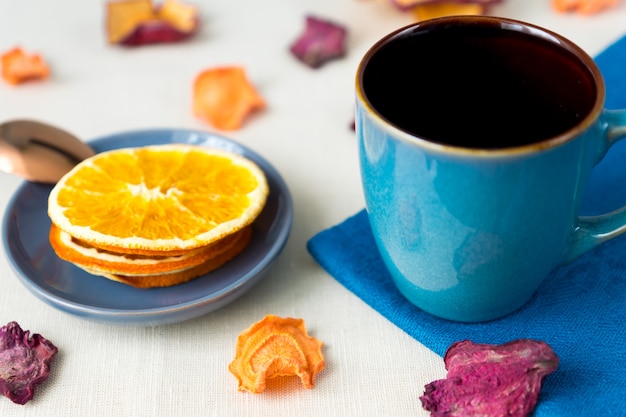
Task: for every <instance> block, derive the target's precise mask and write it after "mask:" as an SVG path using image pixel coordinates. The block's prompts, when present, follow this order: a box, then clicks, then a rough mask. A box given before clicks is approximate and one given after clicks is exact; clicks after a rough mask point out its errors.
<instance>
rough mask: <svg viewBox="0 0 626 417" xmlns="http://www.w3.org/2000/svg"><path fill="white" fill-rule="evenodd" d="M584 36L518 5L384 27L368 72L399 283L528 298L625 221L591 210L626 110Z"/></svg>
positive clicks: (465, 294)
mask: <svg viewBox="0 0 626 417" xmlns="http://www.w3.org/2000/svg"><path fill="white" fill-rule="evenodd" d="M604 97H605V87H604V82H603V79H602V76H601V74H600V72H599V70H598V68H597V67H596V65H595V64H594V62H593V60H592V59H591V58H590V57H589V56H588V55H587V54H586V53H585V52H584V51H582V50H581V49H580V48H579V47H578V46H576V45H574V44H573V43H572V42H570V41H568V40H567V39H564V38H563V37H561V36H559V35H557V34H555V33H552V32H550V31H548V30H545V29H542V28H539V27H537V26H534V25H531V24H528V23H523V22H519V21H515V20H509V19H503V18H495V17H484V16H483V17H478V16H463V17H449V18H440V19H433V20H429V21H424V22H421V23H416V24H413V25H411V26H408V27H405V28H402V29H400V30H398V31H396V32H394V33H391V34H389V35H387V36H386V37H384V38H383V39H381V40H380V41H379V42H378V43H376V44H375V45H374V46H373V47H372V48H371V49H370V50H369V51H368V52H367V53H366V55H365V56H364V58H363V60H362V61H361V63H360V65H359V68H358V72H357V80H356V98H357V99H356V102H357V106H356V130H357V136H358V142H359V158H360V166H361V177H362V182H363V189H364V194H365V201H366V207H367V211H368V214H369V219H370V223H371V226H372V230H373V233H374V237H375V239H376V243H377V246H378V249H379V251H380V253H381V256H382V259H383V260H384V262H385V265H386V267H387V268H388V269H389V271H390V273H391V276H392V277H393V280H394V282H395V284H396V285H397V287H398V288H399V290H400V292H401V293H402V294H403V295H404V296H405V297H406V298H407V299H408V300H409V301H411V302H412V303H413V304H415V305H416V306H418V307H420V308H421V309H423V310H424V311H426V312H429V313H431V314H433V315H435V316H439V317H442V318H445V319H450V320H455V321H464V322H478V321H487V320H492V319H496V318H499V317H502V316H504V315H506V314H508V313H511V312H513V311H515V310H516V309H518V308H520V307H521V306H522V305H523V304H524V303H526V302H527V301H528V300H529V299H530V297H531V296H532V294H533V293H534V292H535V290H536V289H537V288H538V286H539V285H540V283H541V282H542V280H543V279H544V278H545V277H546V276H547V275H548V274H549V273H550V271H552V270H553V269H555V268H556V267H557V266H559V265H562V264H564V263H566V262H568V261H570V260H572V259H574V258H576V257H577V256H579V255H580V254H582V253H584V252H585V251H588V250H589V249H592V248H593V247H595V246H597V245H599V244H601V243H602V242H604V241H606V240H608V239H611V238H613V237H615V236H617V235H619V234H620V233H622V232H623V231H624V230H625V227H626V226H625V225H626V211H624V210H621V211H617V212H614V213H610V214H606V215H603V216H597V217H579V215H578V209H579V206H580V203H581V198H582V195H583V192H584V190H585V187H586V184H587V182H588V180H589V177H590V174H591V171H592V169H593V167H594V165H596V164H597V163H598V162H599V160H600V159H601V158H602V157H603V155H604V154H605V152H606V151H607V149H608V148H609V147H610V146H611V145H612V144H613V143H614V142H615V141H617V140H619V139H621V138H622V137H624V136H626V111H608V110H606V109H604Z"/></svg>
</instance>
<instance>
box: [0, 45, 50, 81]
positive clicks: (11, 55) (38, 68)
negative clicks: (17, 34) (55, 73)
mask: <svg viewBox="0 0 626 417" xmlns="http://www.w3.org/2000/svg"><path fill="white" fill-rule="evenodd" d="M0 63H1V64H2V78H3V79H4V80H5V81H6V82H8V83H9V84H14V85H16V84H20V83H23V82H25V81H30V80H36V79H43V78H46V77H48V75H49V73H50V70H49V69H48V66H47V65H46V63H45V62H44V60H43V58H42V57H41V56H39V55H38V54H32V55H28V54H27V53H26V52H24V51H23V50H22V49H21V48H19V47H15V48H13V49H11V50H9V51H7V52H5V53H4V54H2V56H0Z"/></svg>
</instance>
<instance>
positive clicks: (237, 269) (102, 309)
mask: <svg viewBox="0 0 626 417" xmlns="http://www.w3.org/2000/svg"><path fill="white" fill-rule="evenodd" d="M166 143H185V144H194V145H199V146H207V147H213V148H219V149H224V150H227V151H230V152H234V153H237V154H241V155H243V156H245V157H247V158H249V159H251V160H252V161H254V162H256V164H257V165H259V167H260V168H261V169H262V170H263V171H264V173H265V175H266V177H267V179H268V183H269V187H270V194H269V197H268V200H267V202H266V205H265V208H264V209H263V211H262V212H261V214H260V215H259V217H258V218H257V220H256V221H255V223H254V224H253V237H252V241H251V242H250V244H249V246H248V247H247V248H246V249H245V250H244V252H242V253H241V254H239V255H238V256H237V257H235V258H234V259H233V260H232V261H230V262H228V263H226V264H225V265H224V266H222V267H221V268H219V269H217V270H215V271H213V272H211V273H209V274H206V275H204V276H202V277H199V278H196V279H194V280H192V281H190V282H187V283H184V284H180V285H176V286H172V287H166V288H152V289H140V288H133V287H131V286H128V285H125V284H121V283H119V282H114V281H110V280H108V279H106V278H103V277H99V276H94V275H91V274H89V273H87V272H85V271H83V270H82V269H80V268H78V267H76V266H74V265H72V264H70V263H68V262H66V261H63V260H61V259H60V258H59V257H57V256H56V254H55V253H54V251H53V250H52V247H51V246H50V244H49V242H48V232H49V230H50V220H49V218H48V215H47V207H48V206H47V201H48V194H49V193H50V190H51V189H52V186H51V185H42V184H36V183H31V182H25V183H24V184H22V186H21V187H20V188H18V190H17V191H16V193H15V194H14V195H13V197H12V199H11V201H10V203H9V205H8V206H7V210H6V213H5V216H4V224H3V236H2V238H3V242H4V245H5V249H6V253H7V256H8V258H9V260H10V262H11V265H12V266H13V269H14V271H15V273H16V275H17V277H18V279H19V280H20V281H21V282H22V284H24V285H25V286H26V287H27V288H28V289H29V290H30V291H31V292H33V293H34V294H35V295H36V296H37V297H39V298H40V299H41V300H43V301H45V302H47V303H48V304H50V305H52V306H54V307H56V308H58V309H60V310H62V311H65V312H67V313H71V314H74V315H78V316H80V317H83V318H87V319H90V320H95V321H100V322H107V323H113V324H118V325H141V326H154V325H159V324H166V323H173V322H179V321H183V320H188V319H191V318H194V317H198V316H201V315H203V314H206V313H208V312H211V311H214V310H216V309H218V308H220V307H223V306H224V305H226V304H228V303H230V302H231V301H233V300H234V299H236V298H237V297H239V296H240V295H242V294H243V293H244V292H246V291H247V290H248V289H250V288H251V287H252V286H253V285H254V284H255V283H256V282H258V281H259V280H260V279H261V278H262V277H263V276H264V275H265V274H266V273H267V271H268V270H269V268H270V266H271V265H272V263H273V262H274V260H275V259H276V257H277V256H278V255H279V254H280V253H281V251H282V249H283V247H284V245H285V243H286V241H287V238H288V236H289V232H290V230H291V223H292V218H293V206H292V201H291V196H290V193H289V190H288V189H287V186H286V184H285V182H284V181H283V179H282V177H281V176H280V174H279V173H278V172H277V171H276V170H275V169H274V167H273V166H272V165H271V164H270V163H269V162H268V161H266V160H265V159H264V158H263V157H261V156H260V155H258V154H257V153H255V152H253V151H252V150H250V149H248V148H246V147H245V146H243V145H240V144H238V143H236V142H234V141H232V140H229V139H226V138H224V137H221V136H218V135H214V134H211V133H207V132H200V131H193V130H182V129H180V130H175V129H172V130H170V129H159V130H145V131H135V132H127V133H119V134H115V135H111V136H106V137H103V138H100V139H96V140H94V141H91V142H89V144H90V145H91V146H92V147H93V148H94V149H95V150H96V151H97V152H101V151H105V150H110V149H116V148H122V147H135V146H146V145H155V144H166Z"/></svg>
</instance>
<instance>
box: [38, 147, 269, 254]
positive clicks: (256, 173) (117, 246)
mask: <svg viewBox="0 0 626 417" xmlns="http://www.w3.org/2000/svg"><path fill="white" fill-rule="evenodd" d="M136 150H147V151H150V150H155V151H156V152H183V154H187V153H191V152H200V153H201V154H204V155H208V156H211V157H218V158H219V157H224V158H227V159H228V160H230V161H231V162H232V164H233V165H235V166H237V167H242V168H244V169H245V170H246V171H247V172H248V173H250V174H251V175H252V176H253V177H254V178H255V179H256V180H257V182H258V184H257V186H256V187H255V188H254V189H253V190H252V191H251V192H250V193H248V194H247V197H248V199H249V202H250V204H249V205H248V206H247V207H246V208H245V210H244V211H243V212H242V213H241V214H240V215H239V216H237V217H235V218H233V219H231V220H228V221H225V222H222V223H219V224H217V225H216V226H215V227H212V228H210V229H208V230H206V231H204V232H202V233H199V234H197V235H195V236H193V238H188V239H181V238H178V237H173V238H156V239H148V238H142V237H138V236H130V237H118V236H111V235H109V234H105V233H100V232H98V231H96V230H93V229H92V227H91V226H90V225H86V226H81V225H76V224H73V223H72V222H71V221H70V220H69V219H68V218H67V217H66V216H65V214H64V213H65V211H66V210H67V209H68V207H62V206H60V205H59V204H58V198H59V193H60V192H61V191H62V190H63V188H64V187H65V184H66V182H67V181H68V180H69V179H71V178H72V177H73V176H74V175H75V174H76V173H77V172H79V171H80V170H81V169H85V168H90V169H92V168H94V162H96V161H99V160H101V159H103V158H106V157H108V156H110V155H111V154H114V153H117V154H124V153H128V154H133V153H134V152H135V151H136ZM179 169H180V170H183V169H185V166H181V167H180V168H179ZM143 191H146V190H143ZM148 192H151V191H150V190H148ZM268 195H269V185H268V183H267V179H266V177H265V174H264V172H263V171H262V170H261V168H259V167H258V166H257V164H256V163H254V162H253V161H251V160H250V159H248V158H246V157H244V156H243V155H240V154H237V153H234V152H229V151H225V150H222V149H218V148H210V147H206V146H200V145H188V144H165V145H148V146H143V147H132V148H120V149H113V150H108V151H104V152H101V153H98V154H96V155H95V156H93V157H91V158H88V159H86V160H84V161H82V162H81V163H79V164H78V165H76V166H75V167H74V168H73V169H72V170H71V171H70V172H68V173H67V174H66V175H65V176H64V177H63V178H61V180H59V182H58V183H57V185H56V186H55V187H54V188H53V189H52V191H51V192H50V195H49V198H48V215H49V217H50V219H51V220H52V222H53V223H54V224H55V225H56V226H57V227H59V228H60V229H61V230H63V231H64V232H66V233H68V234H70V235H71V236H72V237H74V238H76V239H78V240H81V241H83V242H85V243H87V244H89V245H91V246H93V247H95V248H100V249H103V250H111V251H120V252H125V253H132V254H144V255H152V254H161V255H162V254H169V255H172V256H174V255H176V254H180V253H184V252H185V251H188V250H192V249H197V248H201V247H203V246H206V245H208V244H211V243H213V242H216V241H217V240H219V239H222V238H223V237H225V236H228V235H230V234H232V233H234V232H237V231H239V230H241V229H242V228H244V227H246V226H248V225H250V224H251V223H252V222H253V221H254V220H255V219H256V217H258V215H259V214H260V213H261V211H262V210H263V207H264V205H265V202H266V199H267V196H268Z"/></svg>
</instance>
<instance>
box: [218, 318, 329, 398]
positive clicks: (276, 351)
mask: <svg viewBox="0 0 626 417" xmlns="http://www.w3.org/2000/svg"><path fill="white" fill-rule="evenodd" d="M324 365H325V363H324V356H323V355H322V342H320V341H319V340H317V339H315V338H314V337H311V336H309V335H308V333H307V330H306V327H305V325H304V320H302V319H299V318H291V317H287V318H282V317H278V316H274V315H271V314H268V315H267V316H265V318H263V320H261V321H258V322H256V323H255V324H253V325H252V326H250V327H249V328H248V329H246V330H244V331H243V332H242V333H241V334H240V335H239V337H238V338H237V346H236V353H235V359H234V360H233V361H232V362H231V363H230V365H229V366H228V369H229V370H230V372H231V373H232V374H233V375H235V377H236V378H237V380H238V381H239V391H249V392H252V393H255V394H258V393H261V392H263V391H264V390H265V387H266V382H267V380H268V379H270V378H274V377H280V376H298V377H300V380H301V381H302V384H303V385H304V387H305V388H308V389H310V388H313V385H314V384H313V381H314V379H315V376H316V375H317V374H318V373H319V372H320V371H322V369H324Z"/></svg>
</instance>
